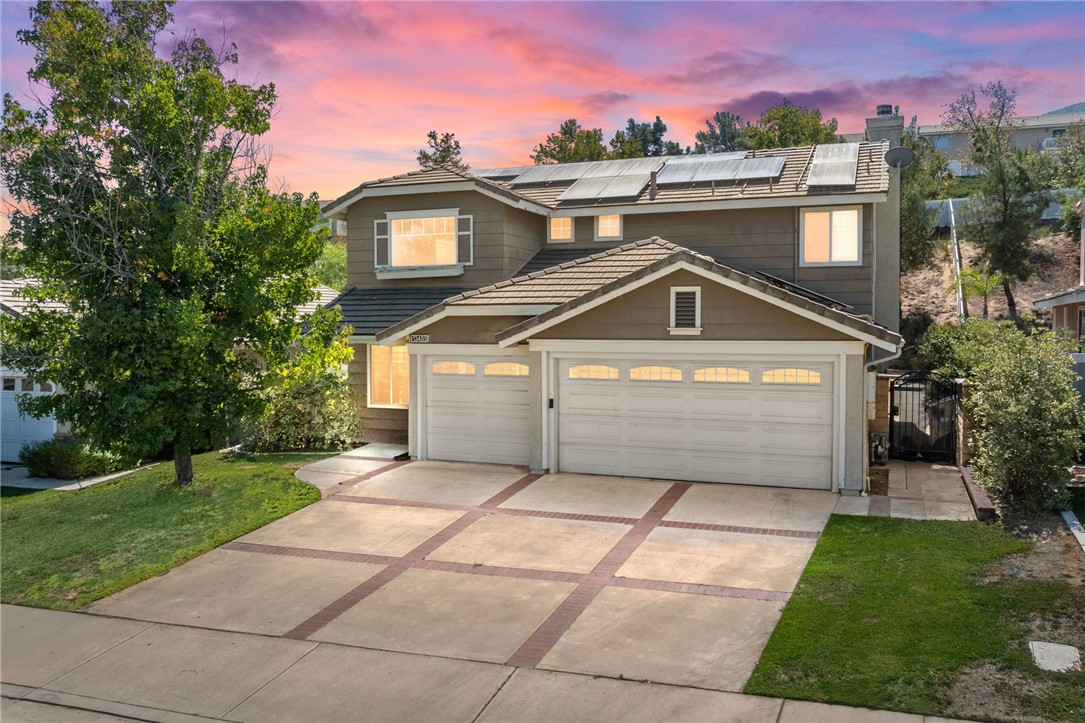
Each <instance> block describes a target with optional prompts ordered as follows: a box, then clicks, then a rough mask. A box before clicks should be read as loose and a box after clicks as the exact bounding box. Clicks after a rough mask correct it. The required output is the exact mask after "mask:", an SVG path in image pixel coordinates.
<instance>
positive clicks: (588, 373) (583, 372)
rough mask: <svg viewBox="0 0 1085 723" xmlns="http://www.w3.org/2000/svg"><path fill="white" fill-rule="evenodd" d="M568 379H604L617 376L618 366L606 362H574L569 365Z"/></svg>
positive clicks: (613, 378) (611, 378)
mask: <svg viewBox="0 0 1085 723" xmlns="http://www.w3.org/2000/svg"><path fill="white" fill-rule="evenodd" d="M569 378H570V379H606V380H608V381H609V380H615V379H617V378H618V367H612V366H608V365H606V364H575V365H573V366H571V367H569Z"/></svg>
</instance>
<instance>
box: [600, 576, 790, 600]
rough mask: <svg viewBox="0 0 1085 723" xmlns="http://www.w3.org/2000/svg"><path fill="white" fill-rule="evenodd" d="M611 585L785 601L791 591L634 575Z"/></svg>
mask: <svg viewBox="0 0 1085 723" xmlns="http://www.w3.org/2000/svg"><path fill="white" fill-rule="evenodd" d="M608 584H609V585H610V586H612V587H630V588H635V589H637V590H657V591H659V592H681V593H686V594H688V595H711V596H713V597H737V598H743V599H745V600H768V601H770V602H787V601H788V600H790V599H791V593H789V592H781V591H779V590H755V589H752V588H746V587H727V586H724V585H704V584H701V583H694V582H669V581H666V580H641V579H640V578H635V577H616V578H614V579H613V580H611V581H609V583H608Z"/></svg>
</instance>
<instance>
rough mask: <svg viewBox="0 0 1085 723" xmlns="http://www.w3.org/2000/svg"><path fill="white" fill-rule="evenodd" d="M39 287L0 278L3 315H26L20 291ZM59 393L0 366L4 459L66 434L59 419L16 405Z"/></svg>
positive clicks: (13, 458)
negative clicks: (29, 414) (28, 396)
mask: <svg viewBox="0 0 1085 723" xmlns="http://www.w3.org/2000/svg"><path fill="white" fill-rule="evenodd" d="M36 284H37V282H36V281H34V280H33V279H0V313H2V314H3V315H4V316H9V317H19V316H22V314H23V312H24V311H25V309H26V307H27V306H28V305H29V304H30V302H29V301H27V300H26V299H25V298H23V297H22V295H21V294H20V289H23V288H25V287H27V286H34V285H36ZM42 306H43V307H45V308H53V309H63V308H64V305H63V304H50V303H46V304H42ZM55 393H56V388H55V387H54V385H53V384H51V383H49V382H41V383H37V384H36V383H34V382H33V381H31V380H30V379H28V378H27V376H26V375H25V374H24V373H23V372H21V371H17V370H15V369H8V368H7V367H6V366H3V364H2V363H0V460H3V461H5V462H15V461H17V460H18V459H19V450H20V449H22V447H23V445H24V444H29V443H31V442H39V441H43V440H49V439H53V437H54V436H56V435H57V434H58V433H64V432H66V427H64V428H62V427H58V425H57V421H56V419H54V418H53V417H51V416H50V417H42V418H41V419H36V418H34V417H26V416H23V415H22V414H21V413H20V412H19V407H18V405H17V403H16V398H17V397H19V396H21V395H23V394H32V395H34V396H41V395H45V394H55Z"/></svg>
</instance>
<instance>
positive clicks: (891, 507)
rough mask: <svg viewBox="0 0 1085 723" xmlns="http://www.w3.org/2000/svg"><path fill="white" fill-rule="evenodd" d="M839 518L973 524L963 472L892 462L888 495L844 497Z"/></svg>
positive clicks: (973, 516) (927, 465)
mask: <svg viewBox="0 0 1085 723" xmlns="http://www.w3.org/2000/svg"><path fill="white" fill-rule="evenodd" d="M834 512H836V514H838V515H861V516H870V517H898V518H903V519H909V520H957V521H974V520H975V519H976V513H975V510H973V508H972V503H971V502H970V501H969V499H968V493H967V492H966V491H965V487H964V481H963V480H962V479H961V473H960V471H959V470H958V469H957V468H956V467H955V466H953V465H945V464H931V463H929V462H905V461H902V460H899V459H894V460H890V462H889V494H888V495H871V496H868V497H841V498H840V501H839V502H838V503H837V505H836V509H835V510H834Z"/></svg>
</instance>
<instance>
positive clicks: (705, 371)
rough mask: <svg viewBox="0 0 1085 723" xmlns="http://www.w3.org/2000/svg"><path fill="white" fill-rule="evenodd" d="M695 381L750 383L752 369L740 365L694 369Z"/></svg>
mask: <svg viewBox="0 0 1085 723" xmlns="http://www.w3.org/2000/svg"><path fill="white" fill-rule="evenodd" d="M693 381H694V382H712V383H716V384H749V383H750V370H749V369H739V368H738V367H703V368H701V369H694V370H693Z"/></svg>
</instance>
